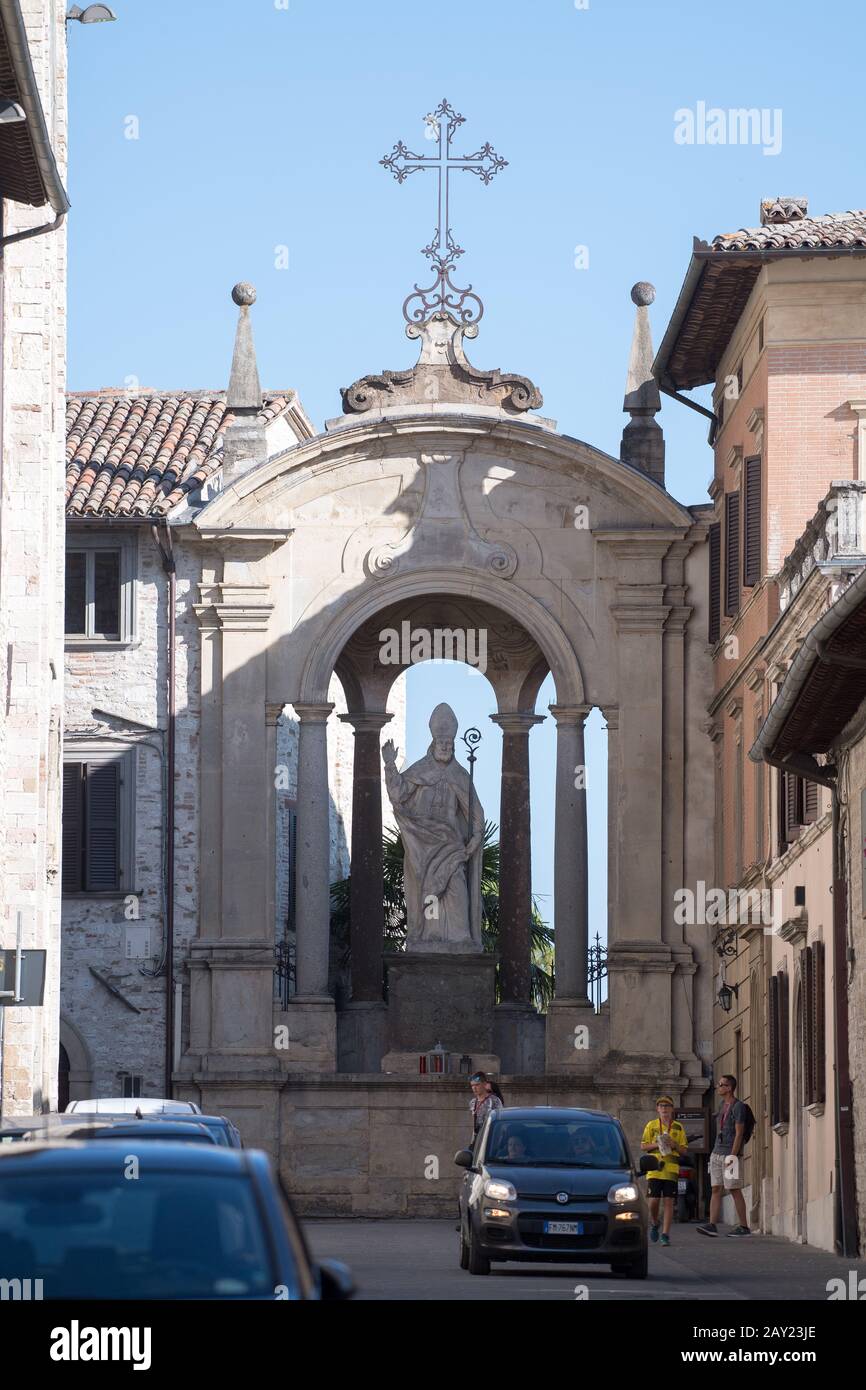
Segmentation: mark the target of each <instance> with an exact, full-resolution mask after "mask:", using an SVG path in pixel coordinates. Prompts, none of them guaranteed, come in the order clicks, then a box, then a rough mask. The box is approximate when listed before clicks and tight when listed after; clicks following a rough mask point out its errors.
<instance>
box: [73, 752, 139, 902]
mask: <svg viewBox="0 0 866 1390" xmlns="http://www.w3.org/2000/svg"><path fill="white" fill-rule="evenodd" d="M73 746H74V741H73ZM76 752H77V753H78V757H77V758H76V759H75V760H74V761H72V760H67V761H65V762H64V765H63V892H64V893H123V892H132V891H133V885H134V881H135V783H136V777H135V757H136V753H135V749H132V748H130V749H127V750H126V751H120V750H118V749H117V748H116V747H115V748H111V749H110V750H109V749H108V748H106V745H105V744H104V743H102V742H101V741H98V740H93V741H87V740H82V741H81V744H80V745H79V747H78V748H77V749H76Z"/></svg>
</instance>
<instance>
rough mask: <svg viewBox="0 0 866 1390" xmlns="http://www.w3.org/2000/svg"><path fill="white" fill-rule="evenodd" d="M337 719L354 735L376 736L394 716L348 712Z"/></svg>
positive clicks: (372, 712) (381, 712)
mask: <svg viewBox="0 0 866 1390" xmlns="http://www.w3.org/2000/svg"><path fill="white" fill-rule="evenodd" d="M295 709H297V705H296V706H295ZM337 718H338V719H339V720H340V722H341V723H342V724H350V725H351V727H352V728H353V729H354V731H355V733H356V734H378V733H381V731H382V730H383V729H384V727H385V725H386V724H390V722H391V720H392V719H393V718H394V716H393V714H391V713H390V711H388V710H354V711H351V710H350V711H349V713H348V714H338V715H337Z"/></svg>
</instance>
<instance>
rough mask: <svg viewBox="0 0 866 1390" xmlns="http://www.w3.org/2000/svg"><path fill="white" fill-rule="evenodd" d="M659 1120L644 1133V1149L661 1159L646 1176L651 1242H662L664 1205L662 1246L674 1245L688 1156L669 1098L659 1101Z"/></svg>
mask: <svg viewBox="0 0 866 1390" xmlns="http://www.w3.org/2000/svg"><path fill="white" fill-rule="evenodd" d="M656 1115H657V1118H656V1119H654V1120H650V1122H649V1124H648V1125H647V1126H646V1128H645V1129H644V1132H643V1139H642V1140H641V1149H642V1151H643V1152H644V1153H651V1154H655V1155H656V1156H657V1157H658V1167H657V1168H653V1169H652V1171H651V1172H649V1173H647V1196H648V1197H649V1209H650V1233H649V1234H650V1240H651V1241H653V1242H655V1241H657V1240H658V1239H659V1202H664V1204H665V1205H664V1216H663V1217H662V1231H661V1243H662V1245H670V1243H671V1236H670V1230H671V1222H672V1221H673V1219H674V1198H675V1197H676V1195H677V1182H678V1180H679V1176H680V1154H684V1153H686V1152H687V1150H688V1147H689V1144H688V1140H687V1139H686V1132H685V1130H684V1129H683V1127H682V1125H681V1124H680V1122H679V1120H675V1119H674V1103H673V1101H672V1100H671V1098H670V1096H659V1098H658V1100H657V1101H656Z"/></svg>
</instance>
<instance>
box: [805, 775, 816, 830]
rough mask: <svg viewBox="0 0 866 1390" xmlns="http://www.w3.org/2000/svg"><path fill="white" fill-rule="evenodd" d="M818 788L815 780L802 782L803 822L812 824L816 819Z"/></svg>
mask: <svg viewBox="0 0 866 1390" xmlns="http://www.w3.org/2000/svg"><path fill="white" fill-rule="evenodd" d="M818 798H819V790H818V783H817V782H804V783H803V824H804V825H812V824H813V822H814V821H816V820H817V819H818V810H819V800H818Z"/></svg>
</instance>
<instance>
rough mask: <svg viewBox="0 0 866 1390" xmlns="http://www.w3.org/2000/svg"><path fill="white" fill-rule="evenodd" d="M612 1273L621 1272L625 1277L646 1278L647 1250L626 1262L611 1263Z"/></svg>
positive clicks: (647, 1265) (647, 1268) (647, 1272)
mask: <svg viewBox="0 0 866 1390" xmlns="http://www.w3.org/2000/svg"><path fill="white" fill-rule="evenodd" d="M611 1269H612V1270H613V1272H614V1274H622V1275H623V1276H624V1278H626V1279H646V1277H647V1275H648V1274H649V1251H648V1250H644V1252H643V1254H642V1255H640V1256H639V1257H638V1258H637V1259H636V1260H630V1261H629V1263H628V1264H615V1265H611Z"/></svg>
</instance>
